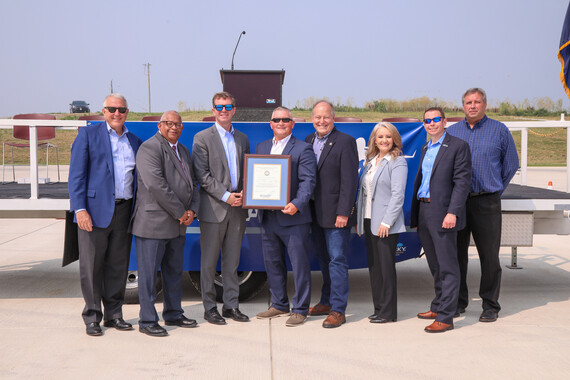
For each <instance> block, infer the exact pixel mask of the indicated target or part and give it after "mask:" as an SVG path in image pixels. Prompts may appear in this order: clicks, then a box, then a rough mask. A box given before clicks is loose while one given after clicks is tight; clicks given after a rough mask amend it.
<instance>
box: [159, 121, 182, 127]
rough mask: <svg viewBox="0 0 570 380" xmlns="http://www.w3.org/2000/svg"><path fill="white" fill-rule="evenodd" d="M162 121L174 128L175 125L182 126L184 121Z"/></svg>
mask: <svg viewBox="0 0 570 380" xmlns="http://www.w3.org/2000/svg"><path fill="white" fill-rule="evenodd" d="M161 123H164V124H166V126H167V127H168V128H174V127H176V128H182V123H176V122H174V121H166V120H165V121H161Z"/></svg>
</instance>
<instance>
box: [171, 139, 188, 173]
mask: <svg viewBox="0 0 570 380" xmlns="http://www.w3.org/2000/svg"><path fill="white" fill-rule="evenodd" d="M172 150H173V151H174V155H175V156H176V158H177V159H178V162H180V166H181V167H182V171H183V172H184V176H185V177H186V179H187V180H189V178H188V173H186V169H185V168H184V164H183V163H182V160H181V159H180V157H178V152H177V151H176V145H172Z"/></svg>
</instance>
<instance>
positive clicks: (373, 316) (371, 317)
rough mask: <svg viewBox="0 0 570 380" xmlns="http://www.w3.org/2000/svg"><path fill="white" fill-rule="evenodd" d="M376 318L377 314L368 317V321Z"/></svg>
mask: <svg viewBox="0 0 570 380" xmlns="http://www.w3.org/2000/svg"><path fill="white" fill-rule="evenodd" d="M374 318H376V314H371V315H369V316H368V319H374Z"/></svg>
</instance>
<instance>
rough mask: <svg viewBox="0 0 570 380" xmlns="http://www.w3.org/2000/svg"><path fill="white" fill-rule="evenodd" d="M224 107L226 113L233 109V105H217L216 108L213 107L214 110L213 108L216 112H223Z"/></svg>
mask: <svg viewBox="0 0 570 380" xmlns="http://www.w3.org/2000/svg"><path fill="white" fill-rule="evenodd" d="M224 107H225V109H226V111H231V110H233V109H234V105H233V104H226V105H217V106H214V108H215V109H216V110H217V111H221V110H223V109H224Z"/></svg>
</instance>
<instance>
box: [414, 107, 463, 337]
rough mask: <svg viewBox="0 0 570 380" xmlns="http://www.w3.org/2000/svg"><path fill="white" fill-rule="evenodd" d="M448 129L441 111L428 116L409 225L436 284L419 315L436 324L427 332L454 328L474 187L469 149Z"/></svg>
mask: <svg viewBox="0 0 570 380" xmlns="http://www.w3.org/2000/svg"><path fill="white" fill-rule="evenodd" d="M445 124H446V120H445V113H444V112H443V110H442V109H441V108H439V107H432V108H429V109H427V110H426V111H425V112H424V127H425V129H426V131H427V133H428V134H429V135H430V141H428V142H427V143H426V144H425V145H424V146H423V147H422V154H421V161H420V167H419V168H418V173H417V175H416V179H415V182H414V192H413V194H414V197H413V199H412V210H411V220H410V227H412V228H413V227H417V228H418V235H419V237H420V240H421V242H422V245H423V248H424V252H425V254H426V258H427V261H428V265H429V268H430V271H431V274H432V276H433V279H434V287H435V298H434V299H433V301H432V303H431V306H430V309H429V311H427V312H424V313H419V314H418V318H421V319H435V321H434V322H433V323H432V324H431V325H429V326H427V327H426V328H425V331H426V332H430V333H437V332H444V331H447V330H452V329H453V317H454V315H455V313H456V310H457V301H458V297H459V262H458V260H457V231H460V230H461V229H463V228H464V227H465V201H466V199H467V195H468V194H469V188H470V186H471V152H470V150H469V145H467V143H466V142H465V141H463V140H461V139H459V138H457V137H453V136H451V135H450V134H447V133H445Z"/></svg>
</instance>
